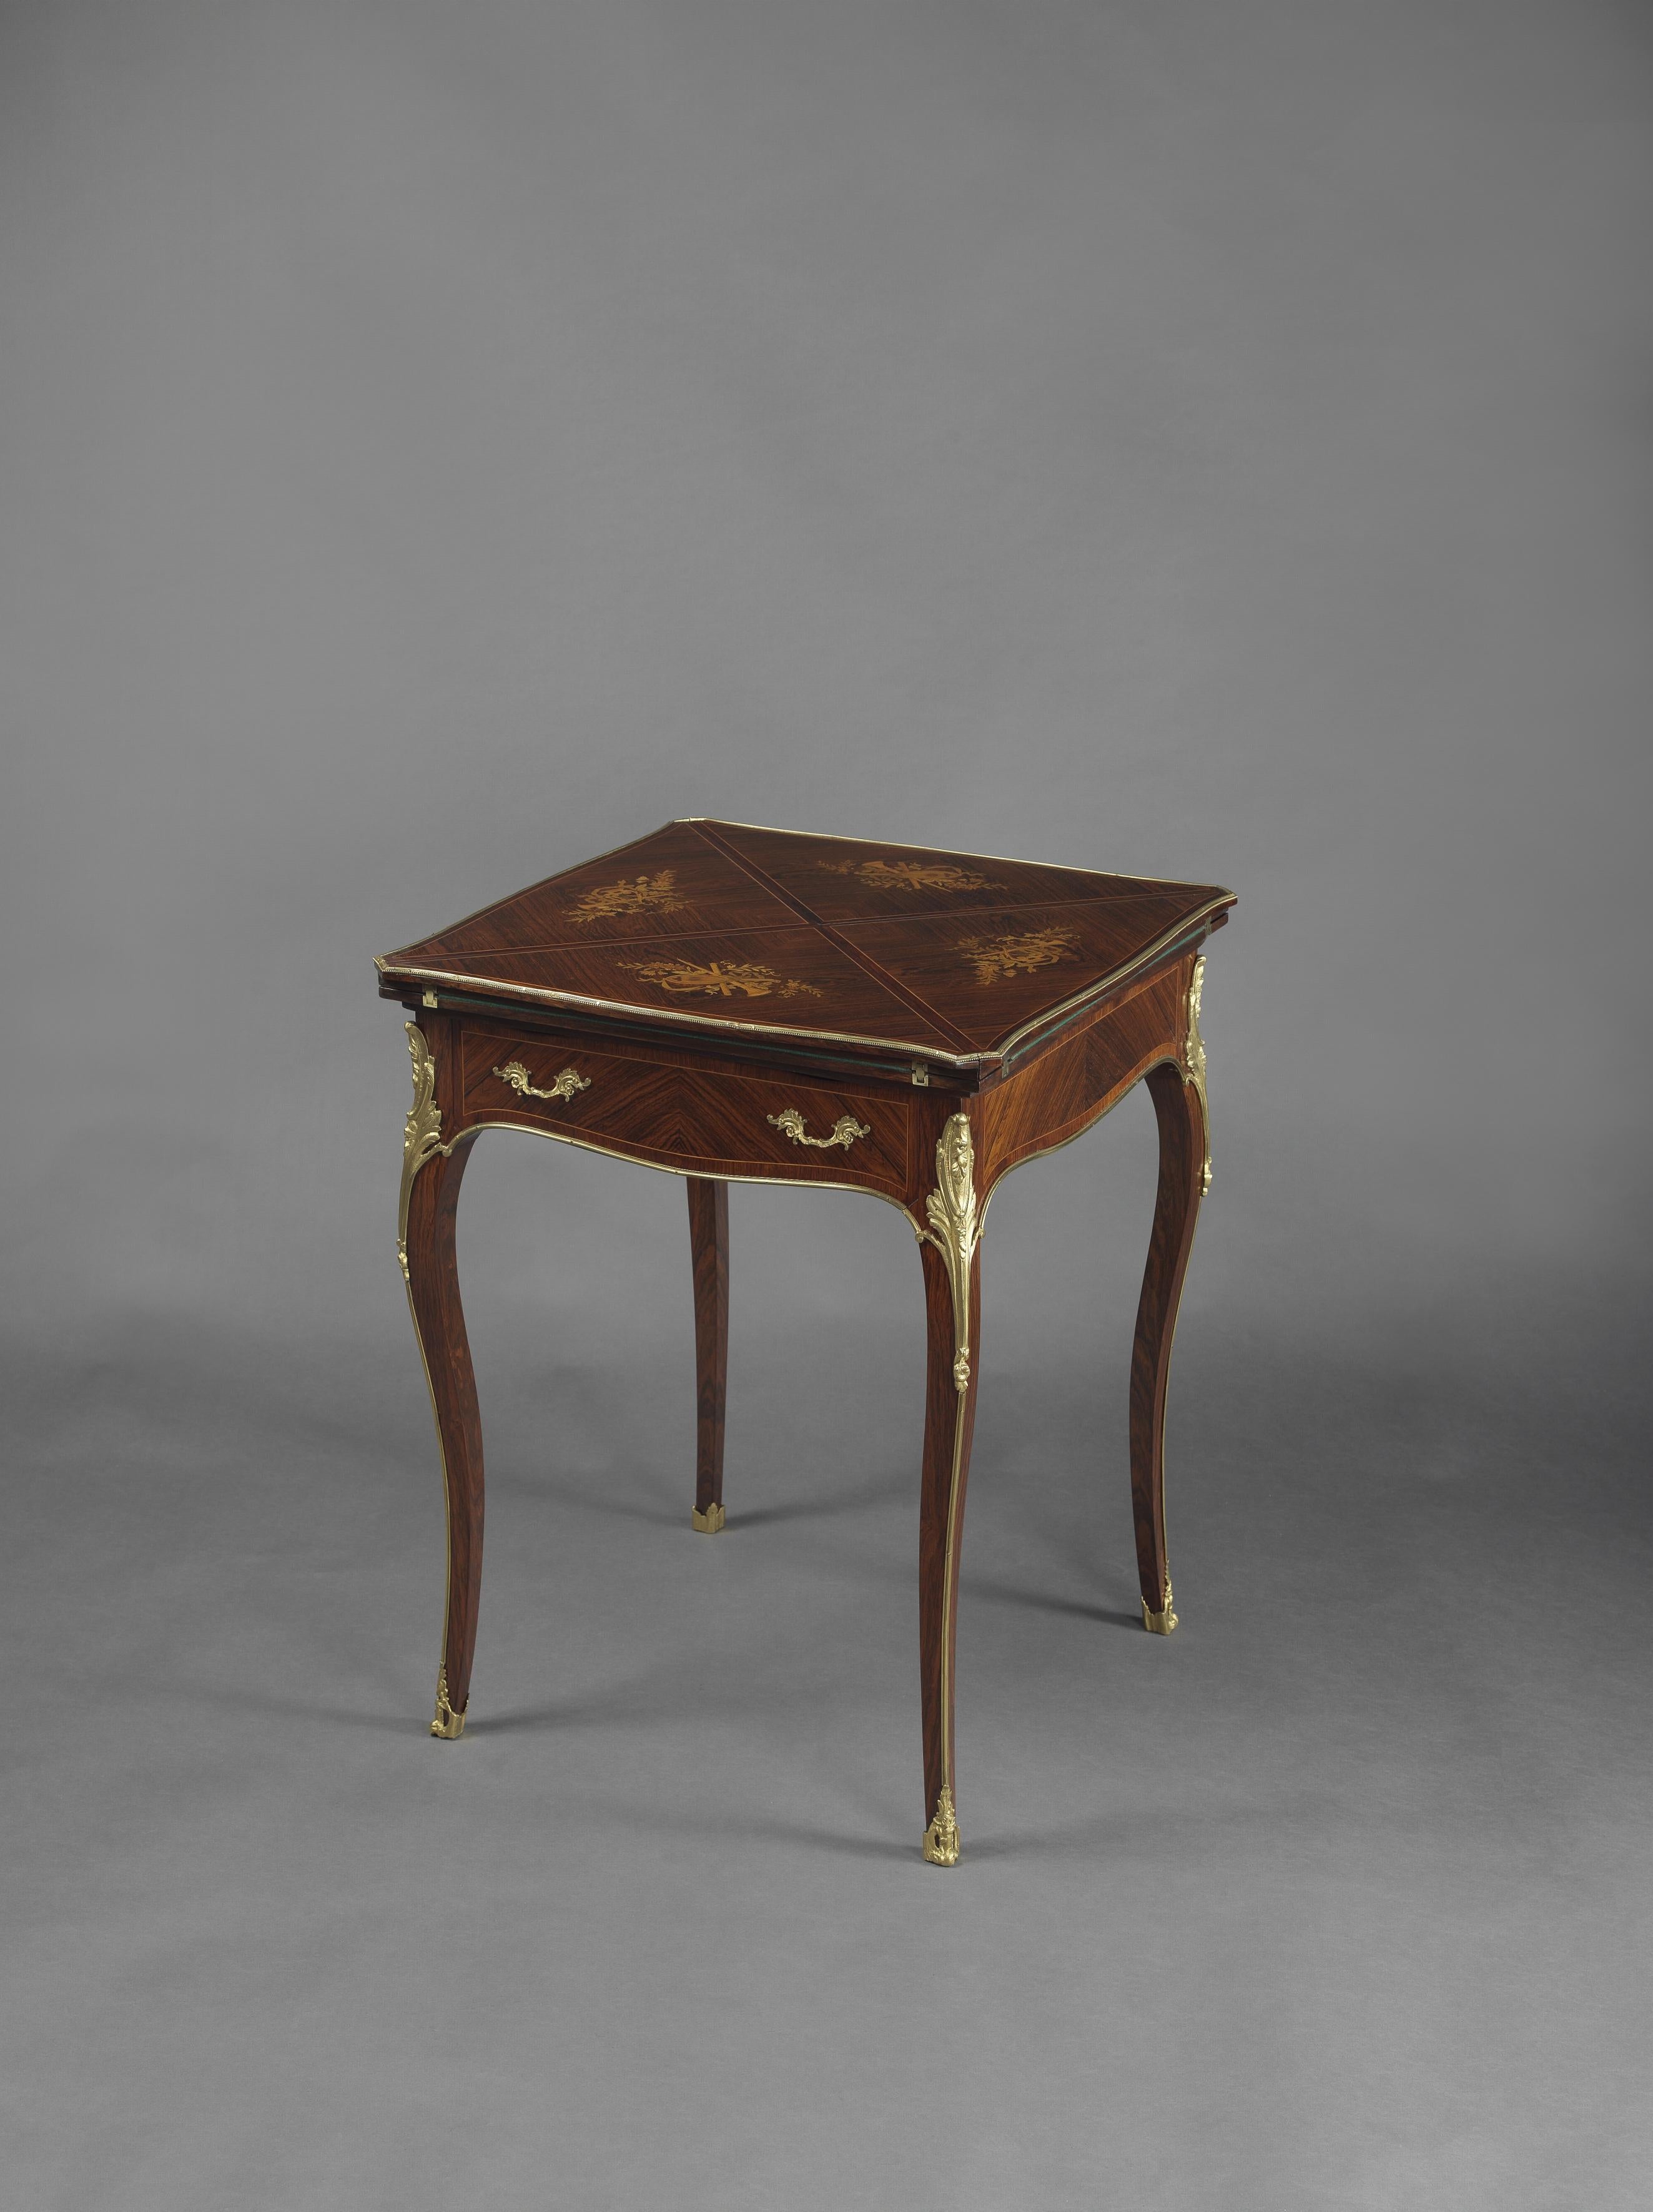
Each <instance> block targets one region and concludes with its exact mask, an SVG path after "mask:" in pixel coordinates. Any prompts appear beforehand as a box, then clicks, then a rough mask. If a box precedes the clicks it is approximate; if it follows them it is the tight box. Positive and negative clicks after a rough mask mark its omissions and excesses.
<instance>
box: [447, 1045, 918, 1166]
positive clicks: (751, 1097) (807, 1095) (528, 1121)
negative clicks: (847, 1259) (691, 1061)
mask: <svg viewBox="0 0 1653 2212" xmlns="http://www.w3.org/2000/svg"><path fill="white" fill-rule="evenodd" d="M461 1055H462V1062H463V1069H464V1086H465V1090H464V1114H463V1120H464V1124H465V1126H470V1125H471V1124H474V1123H477V1122H485V1121H510V1122H514V1123H518V1124H520V1125H526V1126H527V1127H531V1128H536V1129H544V1130H545V1131H546V1132H548V1133H550V1134H553V1135H556V1136H564V1137H569V1138H572V1139H574V1140H575V1141H576V1142H580V1143H585V1144H589V1145H595V1146H602V1147H604V1148H605V1149H606V1150H609V1151H612V1152H623V1153H625V1154H626V1155H628V1156H629V1157H630V1158H637V1159H643V1160H647V1161H650V1162H652V1163H653V1164H656V1165H658V1166H661V1167H672V1168H678V1169H679V1170H682V1171H683V1172H684V1173H685V1174H689V1175H705V1176H754V1177H757V1178H759V1179H762V1178H763V1177H765V1176H769V1177H783V1178H791V1179H794V1180H799V1181H803V1182H816V1181H820V1182H852V1183H864V1184H866V1185H867V1186H869V1187H870V1188H874V1189H878V1190H884V1191H887V1192H889V1193H890V1194H891V1195H892V1196H894V1197H896V1198H898V1199H899V1198H901V1197H902V1196H903V1195H904V1194H905V1192H906V1188H907V1181H908V1174H907V1164H908V1123H909V1118H910V1112H911V1109H910V1103H909V1100H908V1099H907V1098H906V1097H903V1096H902V1093H901V1092H899V1091H887V1092H880V1091H866V1092H855V1093H851V1092H848V1091H839V1090H836V1089H833V1090H820V1089H817V1088H816V1087H814V1086H812V1085H809V1084H807V1083H800V1082H794V1081H793V1080H791V1079H788V1078H786V1077H781V1078H775V1077H769V1076H763V1077H757V1076H745V1075H734V1074H730V1073H725V1072H723V1071H721V1070H720V1071H716V1072H713V1071H709V1070H706V1069H702V1068H695V1067H685V1066H678V1065H675V1064H674V1063H672V1061H669V1060H643V1059H641V1058H636V1059H634V1058H629V1057H628V1056H627V1055H626V1054H624V1053H623V1052H616V1051H613V1050H611V1049H609V1048H603V1049H599V1050H593V1049H592V1048H590V1047H589V1046H587V1045H586V1044H584V1043H575V1042H569V1041H568V1040H567V1039H559V1038H556V1037H547V1036H532V1035H521V1036H511V1035H509V1034H507V1033H505V1032H503V1031H501V1030H494V1029H491V1028H490V1029H489V1030H487V1031H485V1032H469V1033H467V1034H466V1035H465V1038H464V1042H463V1044H462V1047H461Z"/></svg>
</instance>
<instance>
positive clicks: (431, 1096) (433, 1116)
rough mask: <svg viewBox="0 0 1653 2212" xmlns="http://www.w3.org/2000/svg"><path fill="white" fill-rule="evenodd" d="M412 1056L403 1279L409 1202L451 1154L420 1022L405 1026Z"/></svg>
mask: <svg viewBox="0 0 1653 2212" xmlns="http://www.w3.org/2000/svg"><path fill="white" fill-rule="evenodd" d="M402 1026H403V1028H404V1030H406V1031H407V1033H408V1053H409V1056H410V1058H411V1060H412V1061H413V1103H412V1105H411V1106H410V1107H409V1109H408V1118H407V1125H406V1127H404V1130H403V1132H402V1196H401V1201H400V1204H399V1205H398V1208H397V1214H396V1256H397V1258H398V1260H399V1261H401V1263H402V1279H403V1281H404V1282H406V1281H407V1280H408V1279H409V1278H408V1202H409V1200H410V1199H411V1198H412V1196H413V1179H414V1177H415V1176H416V1175H417V1174H418V1172H419V1170H420V1169H421V1168H422V1167H423V1165H424V1164H425V1162H426V1161H427V1160H432V1159H435V1157H436V1155H437V1153H438V1152H447V1153H451V1152H453V1146H452V1145H445V1144H444V1143H443V1142H442V1109H441V1107H440V1106H439V1105H438V1104H437V1103H436V1063H435V1060H433V1059H432V1058H431V1054H430V1047H429V1046H428V1044H427V1043H426V1042H425V1033H424V1031H423V1030H422V1029H421V1028H420V1027H419V1024H417V1023H416V1022H404V1023H403V1024H402Z"/></svg>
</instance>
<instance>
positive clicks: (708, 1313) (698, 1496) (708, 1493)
mask: <svg viewBox="0 0 1653 2212" xmlns="http://www.w3.org/2000/svg"><path fill="white" fill-rule="evenodd" d="M688 1182H689V1235H690V1242H691V1243H692V1244H693V1247H694V1256H695V1369H696V1378H697V1382H698V1399H697V1411H696V1439H695V1443H696V1448H695V1510H694V1514H693V1516H692V1518H693V1521H694V1524H695V1526H696V1528H698V1529H699V1530H700V1531H701V1532H702V1534H703V1535H708V1536H715V1535H716V1534H717V1532H718V1530H719V1529H720V1528H722V1526H723V1408H724V1400H725V1394H726V1389H727V1384H728V1379H729V1186H728V1184H727V1183H726V1182H712V1181H710V1180H708V1178H706V1177H704V1176H690V1177H689V1178H688Z"/></svg>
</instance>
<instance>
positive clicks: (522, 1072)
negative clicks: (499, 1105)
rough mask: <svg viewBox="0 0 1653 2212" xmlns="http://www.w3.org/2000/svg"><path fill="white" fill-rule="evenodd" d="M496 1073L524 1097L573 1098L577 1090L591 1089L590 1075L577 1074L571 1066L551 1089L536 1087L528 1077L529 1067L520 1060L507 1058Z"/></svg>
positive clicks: (565, 1069)
mask: <svg viewBox="0 0 1653 2212" xmlns="http://www.w3.org/2000/svg"><path fill="white" fill-rule="evenodd" d="M494 1073H495V1075H497V1076H498V1078H499V1079H500V1081H501V1083H508V1084H509V1085H510V1086H511V1088H512V1090H513V1091H515V1092H516V1093H517V1095H518V1097H522V1098H572V1097H573V1096H574V1092H575V1091H589V1090H590V1089H591V1078H590V1076H588V1075H577V1074H576V1073H574V1069H573V1068H571V1067H565V1068H564V1069H563V1071H562V1074H561V1075H559V1076H558V1077H557V1079H556V1082H555V1083H554V1084H552V1085H551V1087H550V1090H549V1091H539V1090H537V1089H536V1088H535V1086H534V1085H533V1084H532V1083H531V1082H530V1081H529V1079H528V1071H527V1069H526V1067H525V1066H523V1064H522V1062H521V1061H520V1060H507V1061H506V1063H505V1065H504V1066H503V1067H496V1068H495V1070H494Z"/></svg>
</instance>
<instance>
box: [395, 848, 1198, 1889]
mask: <svg viewBox="0 0 1653 2212" xmlns="http://www.w3.org/2000/svg"><path fill="white" fill-rule="evenodd" d="M1232 904H1233V895H1232V894H1231V892H1229V891H1225V890H1220V889H1219V888H1218V887H1217V886H1216V885H1214V884H1179V883H1164V882H1161V881H1158V880H1157V879H1154V878H1147V877H1136V876H1118V875H1100V874H1095V873H1092V872H1090V871H1088V870H1084V869H1078V868H1067V867H1046V866H1037V865H1035V864H1032V863H1030V862H1027V861H1021V860H995V859H993V858H990V857H988V855H986V854H973V853H950V852H937V851H930V850H927V849H926V848H921V847H917V846H910V845H881V844H872V843H866V842H862V841H860V840H858V839H854V838H845V837H816V836H804V835H799V834H796V833H793V832H791V831H786V830H779V829H753V828H750V827H748V826H746V825H744V824H743V823H734V822H714V821H698V820H696V821H684V822H673V823H668V824H667V826H666V827H665V829H657V830H656V831H655V832H654V833H653V836H647V837H644V838H642V839H641V840H640V841H639V842H637V843H635V844H634V845H628V846H625V847H623V848H621V849H620V850H619V851H618V852H615V853H610V854H605V856H604V857H603V858H602V859H600V860H591V861H587V862H586V864H585V865H584V866H580V867H577V868H570V869H569V870H568V871H567V872H565V873H564V874H562V875H559V876H552V877H550V878H549V879H548V880H547V881H546V882H544V883H541V884H534V885H533V886H532V888H531V889H530V890H524V891H519V892H517V893H516V894H515V896H514V897H511V898H507V899H502V900H501V902H499V903H498V904H497V905H496V906H490V907H486V908H483V911H482V912H481V913H480V914H477V915H472V916H471V919H470V920H469V921H461V922H459V923H457V924H456V925H455V926H454V927H453V928H451V929H446V930H443V931H442V932H441V934H440V935H438V936H435V937H428V938H425V939H422V941H421V942H420V943H419V944H417V945H409V946H407V947H406V948H405V949H404V951H400V952H393V953H390V954H387V955H386V957H384V958H382V959H380V961H379V962H378V963H377V966H378V969H379V988H380V995H381V996H383V997H385V998H387V999H397V1000H400V1001H401V1003H402V1005H403V1006H404V1008H405V1009H406V1010H407V1012H408V1015H409V1017H410V1018H409V1020H408V1022H407V1024H406V1028H407V1038H408V1046H409V1049H410V1052H411V1054H412V1058H413V1106H412V1109H411V1111H410V1113H409V1115H408V1117H407V1127H406V1133H405V1136H404V1143H403V1155H402V1190H401V1205H400V1213H399V1218H398V1252H399V1255H400V1258H401V1263H402V1272H403V1274H404V1278H405V1279H406V1283H407V1291H408V1299H409V1303H410V1306H411V1307H412V1310H413V1322H414V1328H415V1330H416V1333H417V1336H418V1340H419V1345H420V1348H421V1351H422V1355H423V1358H424V1363H425V1370H426V1373H427V1375H428V1377H429V1382H430V1395H431V1398H432V1400H433V1401H434V1404H435V1413H436V1429H437V1434H438V1437H439V1439H440V1443H441V1457H442V1472H443V1480H444V1483H445V1486H446V1489H447V1622H446V1626H445V1628H444V1631H443V1639H442V1656H441V1665H440V1667H439V1668H438V1670H437V1677H436V1713H435V1719H434V1721H433V1722H432V1723H431V1733H432V1735H437V1736H442V1737H447V1738H453V1737H456V1736H458V1735H459V1734H460V1732H461V1731H462V1729H464V1727H465V1711H466V1706H467V1704H468V1701H469V1698H470V1691H471V1655H472V1652H473V1650H474V1649H475V1645H476V1637H477V1598H478V1594H479V1590H480V1587H481V1579H482V1537H483V1455H482V1422H481V1419H480V1416H479V1414H478V1412H477V1390H476V1383H475V1381H474V1379H473V1377H472V1374H471V1353H470V1349H469V1346H468V1345H467V1342H466V1339H465V1316H464V1313H463V1310H462V1309H461V1306H460V1303H459V1276H458V1273H457V1271H456V1268H455V1265H454V1248H453V1224H454V1209H455V1206H456V1205H457V1204H458V1200H459V1185H460V1182H461V1181H462V1179H463V1177H464V1175H465V1163H466V1161H467V1160H468V1159H469V1158H470V1156H471V1146H473V1145H474V1143H475V1142H476V1140H477V1137H478V1136H479V1135H480V1134H481V1133H482V1132H483V1130H484V1129H526V1130H529V1131H532V1133H535V1134H537V1135H539V1136H545V1137H556V1138H559V1139H562V1142H563V1143H565V1144H571V1145H584V1146H588V1147H589V1148H590V1149H591V1150H593V1151H594V1152H611V1153H614V1154H616V1155H617V1156H618V1157H619V1158H623V1159H629V1160H639V1161H642V1162H644V1163H646V1164H647V1165H649V1166H651V1167H656V1168H665V1169H668V1170H672V1172H673V1173H675V1174H678V1175H681V1176H684V1177H685V1178H686V1179H687V1182H688V1190H689V1225H690V1243H691V1249H692V1255H693V1261H694V1293H695V1334H696V1354H697V1360H698V1368H699V1407H698V1450H697V1457H696V1487H695V1504H694V1509H693V1513H692V1516H691V1517H692V1522H693V1526H694V1527H695V1528H696V1529H698V1530H700V1531H702V1532H703V1533H704V1534H708V1535H715V1534H717V1533H718V1531H719V1530H720V1529H721V1528H723V1526H724V1498H723V1425H724V1420H723V1417H724V1379H725V1375H726V1369H727V1358H728V1313H729V1213H728V1186H729V1184H730V1183H731V1182H787V1183H820V1184H823V1185H826V1186H828V1187H830V1188H850V1189H854V1190H866V1191H872V1192H874V1193H875V1194H877V1195H878V1197H880V1198H883V1199H885V1200H888V1201H889V1203H890V1205H891V1206H896V1207H897V1208H899V1210H900V1211H901V1212H902V1213H904V1214H905V1216H906V1217H907V1220H908V1222H909V1225H910V1226H911V1228H912V1230H913V1231H914V1233H915V1236H916V1237H917V1239H918V1247H919V1253H920V1256H921V1260H922V1262H923V1268H924V1295H925V1303H926V1310H927V1317H928V1321H927V1370H926V1376H925V1425H924V1457H923V1464H922V1468H921V1472H920V1479H919V1689H920V1699H921V1710H922V1715H923V1735H924V1819H925V1828H924V1841H923V1852H924V1857H926V1858H927V1860H929V1861H931V1862H932V1863H934V1864H936V1865H940V1866H951V1865H952V1864H953V1863H955V1861H956V1860H957V1857H958V1850H959V1845H958V1824H957V1798H956V1785H955V1782H954V1774H953V1667H954V1650H955V1638H956V1633H957V1610H958V1562H959V1547H960V1541H961V1539H962V1536H963V1523H964V1489H965V1481H966V1478H967V1475H968V1473H969V1457H970V1435H971V1431H972V1428H973V1426H974V1424H975V1393H976V1384H977V1380H978V1377H979V1374H980V1365H981V1361H980V1352H979V1346H980V1341H981V1230H982V1219H983V1216H984V1215H985V1213H986V1211H987V1206H988V1199H989V1197H990V1196H991V1195H992V1193H993V1189H994V1185H995V1184H996V1183H997V1182H998V1181H999V1179H1000V1176H1004V1175H1006V1173H1008V1171H1009V1170H1011V1169H1012V1168H1013V1167H1016V1166H1018V1165H1019V1164H1020V1163H1021V1162H1022V1161H1024V1160H1029V1159H1033V1158H1036V1157H1037V1156H1038V1155H1039V1154H1040V1153H1042V1152H1051V1151H1053V1150H1054V1148H1055V1147H1056V1146H1059V1145H1065V1144H1066V1143H1067V1142H1068V1140H1069V1139H1071V1138H1073V1137H1076V1136H1078V1135H1079V1133H1080V1132H1081V1131H1082V1130H1084V1129H1086V1128H1088V1127H1090V1125H1091V1123H1092V1122H1093V1121H1097V1120H1098V1119H1099V1118H1100V1116H1101V1115H1103V1114H1105V1113H1106V1112H1107V1111H1108V1109H1109V1107H1110V1106H1112V1105H1114V1104H1115V1103H1116V1102H1117V1101H1118V1100H1119V1099H1120V1098H1121V1097H1123V1096H1124V1094H1125V1093H1126V1092H1127V1091H1128V1090H1130V1089H1131V1087H1132V1085H1133V1084H1135V1083H1137V1082H1139V1081H1140V1080H1142V1079H1146V1082H1147V1085H1148V1089H1149V1091H1150V1093H1151V1095H1152V1099H1153V1103H1154V1111H1155V1113H1156V1115H1157V1116H1158V1123H1159V1189H1158V1200H1157V1203H1156V1207H1155V1212H1154V1222H1153V1231H1152V1237H1151V1239H1150V1243H1149V1248H1148V1263H1147V1270H1146V1274H1145V1276H1144V1279H1143V1285H1142V1299H1141V1304H1140V1306H1139V1310H1138V1314H1137V1323H1136V1337H1135V1341H1134V1344H1133V1349H1132V1354H1131V1388H1130V1466H1131V1501H1132V1507H1133V1515H1134V1519H1135V1523H1136V1553H1137V1567H1138V1571H1139V1577H1140V1581H1141V1589H1142V1619H1143V1623H1144V1626H1146V1627H1147V1628H1148V1629H1150V1630H1152V1631H1153V1632H1155V1633H1157V1634H1159V1635H1162V1636H1163V1635H1169V1634H1170V1632H1171V1630H1172V1629H1173V1628H1175V1627H1176V1613H1174V1612H1173V1611H1172V1609H1171V1604H1172V1601H1171V1582H1170V1569H1169V1567H1168V1565H1167V1564H1166V1559H1165V1522H1164V1419H1165V1383H1166V1375H1167V1370H1168V1369H1169V1365H1170V1348H1171V1335H1172V1331H1173V1329H1174V1328H1175V1326H1176V1308H1177V1301H1178V1298H1179V1297H1180V1296H1181V1292H1182V1276H1183V1272H1184V1269H1185V1268H1186V1267H1187V1265H1188V1249H1189V1246H1190V1245H1191V1243H1193V1240H1194V1219H1195V1216H1196V1215H1197V1213H1198V1212H1199V1207H1200V1196H1201V1194H1202V1193H1203V1192H1204V1191H1205V1189H1206V1187H1207V1186H1208V1184H1209V1182H1210V1179H1211V1164H1210V1153H1209V1147H1208V1142H1207V1133H1206V1056H1205V1048H1204V1046H1203V1045H1202V1043H1201V1042H1200V981H1201V976H1202V973H1203V969H1204V965H1205V961H1204V956H1203V955H1202V953H1201V952H1200V945H1201V944H1202V943H1203V941H1204V940H1205V939H1206V937H1207V936H1208V935H1209V934H1210V933H1211V932H1212V930H1214V929H1217V928H1218V927H1221V926H1222V924H1223V923H1224V922H1225V921H1226V920H1227V918H1228V910H1229V908H1231V906H1232Z"/></svg>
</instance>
